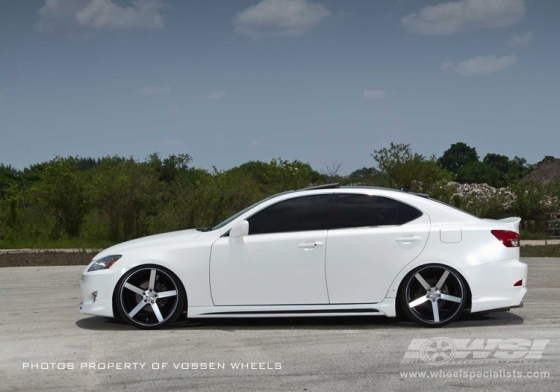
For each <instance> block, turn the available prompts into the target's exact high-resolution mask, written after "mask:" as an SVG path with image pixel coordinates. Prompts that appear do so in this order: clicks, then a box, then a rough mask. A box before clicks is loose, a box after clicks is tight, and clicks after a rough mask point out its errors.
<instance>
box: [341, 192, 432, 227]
mask: <svg viewBox="0 0 560 392" xmlns="http://www.w3.org/2000/svg"><path fill="white" fill-rule="evenodd" d="M421 215H422V212H420V211H418V210H417V209H416V208H414V207H411V206H409V205H408V204H404V203H401V202H399V201H396V200H393V199H389V198H387V197H381V196H369V195H357V194H352V195H350V194H349V195H338V203H337V206H336V209H335V211H334V214H333V222H332V225H331V227H332V228H333V229H340V228H345V227H368V226H394V225H402V224H404V223H407V222H410V221H412V220H414V219H416V218H418V217H420V216H421Z"/></svg>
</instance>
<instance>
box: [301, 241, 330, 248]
mask: <svg viewBox="0 0 560 392" xmlns="http://www.w3.org/2000/svg"><path fill="white" fill-rule="evenodd" d="M323 245H325V244H324V243H323V242H319V241H315V242H305V243H303V244H298V245H297V247H298V248H302V249H315V248H318V247H320V246H323Z"/></svg>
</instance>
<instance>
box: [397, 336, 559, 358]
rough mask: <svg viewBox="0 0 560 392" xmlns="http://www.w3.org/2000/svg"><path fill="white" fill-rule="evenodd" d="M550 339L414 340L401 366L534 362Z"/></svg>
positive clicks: (540, 355) (441, 338) (540, 356)
mask: <svg viewBox="0 0 560 392" xmlns="http://www.w3.org/2000/svg"><path fill="white" fill-rule="evenodd" d="M549 342H550V339H533V340H529V339H450V338H443V337H439V338H432V339H412V341H411V342H410V345H409V346H408V349H407V351H406V353H405V354H404V358H403V360H402V361H401V363H418V362H424V363H429V364H431V365H442V364H446V363H496V362H521V363H534V362H535V361H537V360H539V359H541V358H542V354H543V351H544V349H545V348H546V346H547V344H548V343H549Z"/></svg>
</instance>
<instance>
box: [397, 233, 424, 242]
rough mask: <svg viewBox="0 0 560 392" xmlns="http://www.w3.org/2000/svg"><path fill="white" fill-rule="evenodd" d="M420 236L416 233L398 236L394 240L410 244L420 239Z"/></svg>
mask: <svg viewBox="0 0 560 392" xmlns="http://www.w3.org/2000/svg"><path fill="white" fill-rule="evenodd" d="M421 239H422V237H418V236H417V235H413V236H411V237H399V238H395V242H401V243H403V244H411V243H413V242H416V241H420V240H421Z"/></svg>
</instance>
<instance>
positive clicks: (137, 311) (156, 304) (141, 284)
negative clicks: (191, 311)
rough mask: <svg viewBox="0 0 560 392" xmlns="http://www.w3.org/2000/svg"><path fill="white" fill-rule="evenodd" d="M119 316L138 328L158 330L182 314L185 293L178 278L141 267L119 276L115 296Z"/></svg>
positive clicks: (147, 267)
mask: <svg viewBox="0 0 560 392" xmlns="http://www.w3.org/2000/svg"><path fill="white" fill-rule="evenodd" d="M115 299H116V302H117V309H118V311H119V314H120V315H121V317H122V318H123V320H124V321H126V322H127V323H128V324H130V325H132V326H134V327H136V328H140V329H159V328H163V327H166V326H168V325H170V324H171V323H173V322H174V321H175V320H177V318H178V317H179V316H180V315H181V313H182V312H183V308H184V306H185V293H184V290H183V285H182V284H181V282H180V280H179V278H177V276H175V274H173V273H172V272H171V271H169V270H168V269H167V268H164V267H161V266H141V267H138V268H135V269H133V270H131V271H129V272H127V274H126V275H125V276H124V277H123V279H122V280H121V282H120V284H119V285H118V287H117V295H116V296H115Z"/></svg>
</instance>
